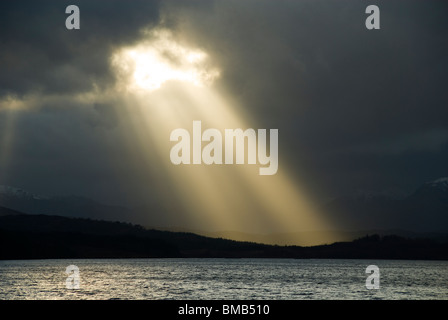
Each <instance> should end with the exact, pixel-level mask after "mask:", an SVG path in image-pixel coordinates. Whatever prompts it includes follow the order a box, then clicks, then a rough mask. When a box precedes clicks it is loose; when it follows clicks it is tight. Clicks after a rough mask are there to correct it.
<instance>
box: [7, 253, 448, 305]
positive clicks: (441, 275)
mask: <svg viewBox="0 0 448 320" xmlns="http://www.w3.org/2000/svg"><path fill="white" fill-rule="evenodd" d="M372 264H373V265H377V266H378V267H379V269H380V276H381V278H380V289H379V290H367V289H366V287H365V283H366V278H367V276H368V274H366V273H365V269H366V267H367V266H368V265H372ZM69 265H76V266H78V267H79V272H80V281H81V282H80V289H77V290H69V289H67V288H66V279H67V276H68V275H67V274H66V273H65V270H66V268H67V266H69ZM447 298H448V262H447V261H388V260H377V261H371V260H292V259H291V260H289V259H288V260H286V259H129V260H112V259H104V260H100V259H95V260H83V259H81V260H35V261H0V299H3V300H5V299H6V300H9V299H270V300H273V299H447Z"/></svg>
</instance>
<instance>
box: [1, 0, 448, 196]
mask: <svg viewBox="0 0 448 320" xmlns="http://www.w3.org/2000/svg"><path fill="white" fill-rule="evenodd" d="M70 4H76V5H78V6H79V7H80V11H81V30H76V31H69V30H67V29H66V28H65V19H66V17H67V14H65V8H66V6H67V5H70ZM369 4H377V5H378V6H379V7H380V9H381V30H374V31H368V30H366V28H365V26H364V22H365V18H366V16H367V15H366V14H365V13H364V12H365V8H366V6H367V5H369ZM159 5H160V7H159ZM447 9H448V3H446V1H373V2H372V1H368V2H367V1H315V0H307V1H266V0H257V1H253V0H245V1H239V0H238V1H236V0H235V1H228V0H226V1H221V0H218V1H166V2H165V1H163V2H162V3H161V4H158V3H157V2H155V1H143V0H142V1H139V0H137V1H136V0H133V1H75V2H72V1H31V0H30V1H20V0H16V1H0V101H1V98H3V97H5V96H8V95H12V96H18V97H22V96H26V95H27V94H29V93H35V92H38V93H39V94H38V95H37V98H36V99H39V96H40V97H42V99H43V100H42V101H37V102H36V105H37V106H38V108H36V110H24V111H20V112H19V113H18V115H17V117H16V119H15V132H16V133H20V134H16V135H15V142H16V144H15V146H14V150H13V151H14V155H15V157H14V163H13V164H11V165H10V167H8V168H7V169H8V172H10V177H9V178H8V180H7V181H0V183H4V184H12V185H17V186H19V187H24V188H27V187H28V188H30V189H31V191H35V192H37V193H39V192H42V193H44V194H45V193H47V194H52V193H53V194H54V193H74V194H82V195H86V196H88V195H89V194H90V195H93V196H101V197H102V199H103V200H104V201H105V202H108V201H107V198H108V197H109V198H110V199H112V200H111V201H109V202H114V201H115V200H117V201H118V202H119V198H120V196H123V195H122V194H120V192H121V190H117V186H123V188H125V189H127V192H130V193H135V194H138V193H140V194H141V195H139V196H137V197H140V198H141V199H142V201H145V200H146V198H145V197H148V194H151V189H160V190H163V192H165V191H166V194H167V197H169V190H165V189H163V188H164V187H163V186H158V185H151V184H150V183H148V184H145V183H147V182H148V181H152V180H151V179H152V177H151V172H149V171H150V170H146V169H147V168H151V164H148V163H145V162H144V161H142V160H141V159H139V158H138V152H140V150H132V149H133V148H134V149H135V141H133V140H132V136H133V135H132V134H133V133H132V129H131V128H132V126H133V123H132V122H131V121H127V120H126V118H124V117H123V114H122V113H121V111H120V101H119V100H118V101H113V100H110V101H108V100H107V99H106V100H105V101H94V100H95V99H93V100H92V101H91V102H90V103H86V104H84V103H82V102H80V101H79V100H78V99H75V98H73V99H71V98H70V97H71V95H72V96H73V97H74V96H75V95H76V94H78V93H85V92H91V91H92V89H93V88H94V86H98V87H99V88H100V89H101V88H107V87H108V86H110V85H111V84H113V81H114V76H113V74H112V71H111V70H110V65H109V57H110V54H111V53H112V52H113V51H114V50H115V49H116V48H118V47H120V46H123V45H128V44H131V43H133V42H135V41H138V40H139V38H140V37H141V34H140V33H139V30H141V28H143V27H146V26H156V25H157V26H162V27H165V28H170V29H172V30H173V31H174V32H175V33H176V35H179V36H180V37H184V38H185V40H186V41H187V42H190V43H191V45H192V47H194V48H197V47H200V48H202V49H203V50H204V51H206V52H207V53H209V55H210V59H211V60H212V61H211V63H212V64H213V65H216V66H218V67H219V68H220V70H221V78H220V79H219V80H218V81H217V83H216V85H217V86H218V87H219V89H222V90H223V91H227V92H228V93H229V95H231V96H232V97H234V98H236V99H238V100H239V102H240V103H241V107H242V108H244V109H245V111H246V113H247V114H249V115H250V116H251V117H252V118H251V119H249V120H251V123H253V124H254V125H256V126H258V127H259V128H278V129H279V130H280V131H279V132H280V138H279V139H280V141H279V143H280V150H279V158H280V170H282V168H285V166H286V163H288V165H290V166H291V167H293V168H294V169H295V170H296V173H295V175H296V176H297V181H298V182H299V183H300V185H302V186H304V187H305V188H307V189H311V190H313V191H314V190H315V191H316V194H317V195H319V196H320V195H322V194H325V195H331V196H334V195H338V194H339V193H341V192H346V191H350V190H354V189H357V188H372V189H381V188H388V187H397V188H404V189H406V191H412V188H414V187H416V186H418V185H419V184H420V183H421V182H423V181H425V180H427V179H432V178H437V177H438V176H444V175H448V171H447V170H448V167H447V166H446V163H448V134H447V130H448V108H447V107H446V106H447V105H448V97H447V93H446V83H448V60H447V57H448V42H447V40H446V35H447V30H448V20H447V19H446V16H445V14H446V12H448V10H447ZM46 95H56V96H58V95H60V96H61V99H60V100H58V99H56V100H52V101H49V102H47V101H45V100H44V98H45V96H46ZM61 107H65V108H61ZM5 123H6V120H5V117H1V115H0V129H2V126H3V127H5ZM0 132H1V131H0ZM167 141H168V140H167ZM153 171H157V168H155V169H153ZM142 172H144V173H142ZM145 174H148V177H146V176H145V177H142V175H145ZM160 180H161V179H158V180H157V181H160ZM135 199H136V197H134V198H133V200H135ZM151 201H152V200H151Z"/></svg>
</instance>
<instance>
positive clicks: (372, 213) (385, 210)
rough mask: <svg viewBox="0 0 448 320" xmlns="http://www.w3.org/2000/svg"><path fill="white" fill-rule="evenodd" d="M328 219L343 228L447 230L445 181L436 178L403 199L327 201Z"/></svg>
mask: <svg viewBox="0 0 448 320" xmlns="http://www.w3.org/2000/svg"><path fill="white" fill-rule="evenodd" d="M323 210H324V211H325V213H326V215H327V216H328V218H329V219H331V220H333V221H336V223H337V222H338V221H340V223H341V225H340V226H339V227H341V228H345V229H354V230H356V229H358V230H359V229H369V228H377V229H397V228H399V229H407V230H413V231H425V232H426V231H448V178H439V179H436V180H433V181H430V182H427V183H424V184H423V185H422V186H420V187H419V188H417V190H416V191H415V192H414V193H412V194H411V195H409V196H406V197H402V198H400V197H394V196H385V195H381V196H378V195H377V196H368V197H366V196H359V195H356V196H348V197H339V198H336V199H333V200H332V201H330V202H328V203H327V204H326V205H325V206H324V207H323Z"/></svg>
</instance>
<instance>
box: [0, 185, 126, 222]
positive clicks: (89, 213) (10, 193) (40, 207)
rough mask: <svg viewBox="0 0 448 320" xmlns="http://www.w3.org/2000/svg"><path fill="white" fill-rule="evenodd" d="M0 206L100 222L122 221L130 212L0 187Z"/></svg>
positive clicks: (85, 200)
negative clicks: (99, 220) (100, 220)
mask: <svg viewBox="0 0 448 320" xmlns="http://www.w3.org/2000/svg"><path fill="white" fill-rule="evenodd" d="M0 206H1V207H4V208H8V209H12V210H17V211H20V212H23V213H27V214H48V215H60V216H65V217H79V218H91V219H102V220H113V221H115V220H119V221H124V220H126V218H129V213H130V210H129V209H128V208H125V207H120V206H110V205H105V204H101V203H98V202H96V201H94V200H92V199H89V198H85V197H79V196H54V197H45V196H40V195H36V194H33V193H31V192H28V191H26V190H23V189H20V188H16V187H11V186H3V185H2V186H0Z"/></svg>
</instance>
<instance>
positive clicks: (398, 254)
mask: <svg viewBox="0 0 448 320" xmlns="http://www.w3.org/2000/svg"><path fill="white" fill-rule="evenodd" d="M0 243H1V244H2V245H1V247H0V259H2V260H12V259H58V258H61V259H62V258H167V257H184V258H189V257H199V258H204V257H216V258H245V257H247V258H304V259H305V258H333V259H436V260H448V243H447V242H446V241H436V240H434V239H407V238H403V237H398V236H384V237H380V236H378V235H371V236H365V237H363V238H360V239H357V240H355V241H352V242H337V243H333V244H329V245H320V246H313V247H300V246H275V245H266V244H258V243H252V242H239V241H233V240H227V239H222V238H209V237H204V236H199V235H196V234H193V233H187V232H170V231H159V230H147V229H145V228H143V227H142V226H139V225H132V224H129V223H123V222H109V221H99V220H91V219H84V218H67V217H61V216H50V215H26V214H17V212H14V214H11V215H3V216H0Z"/></svg>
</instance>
